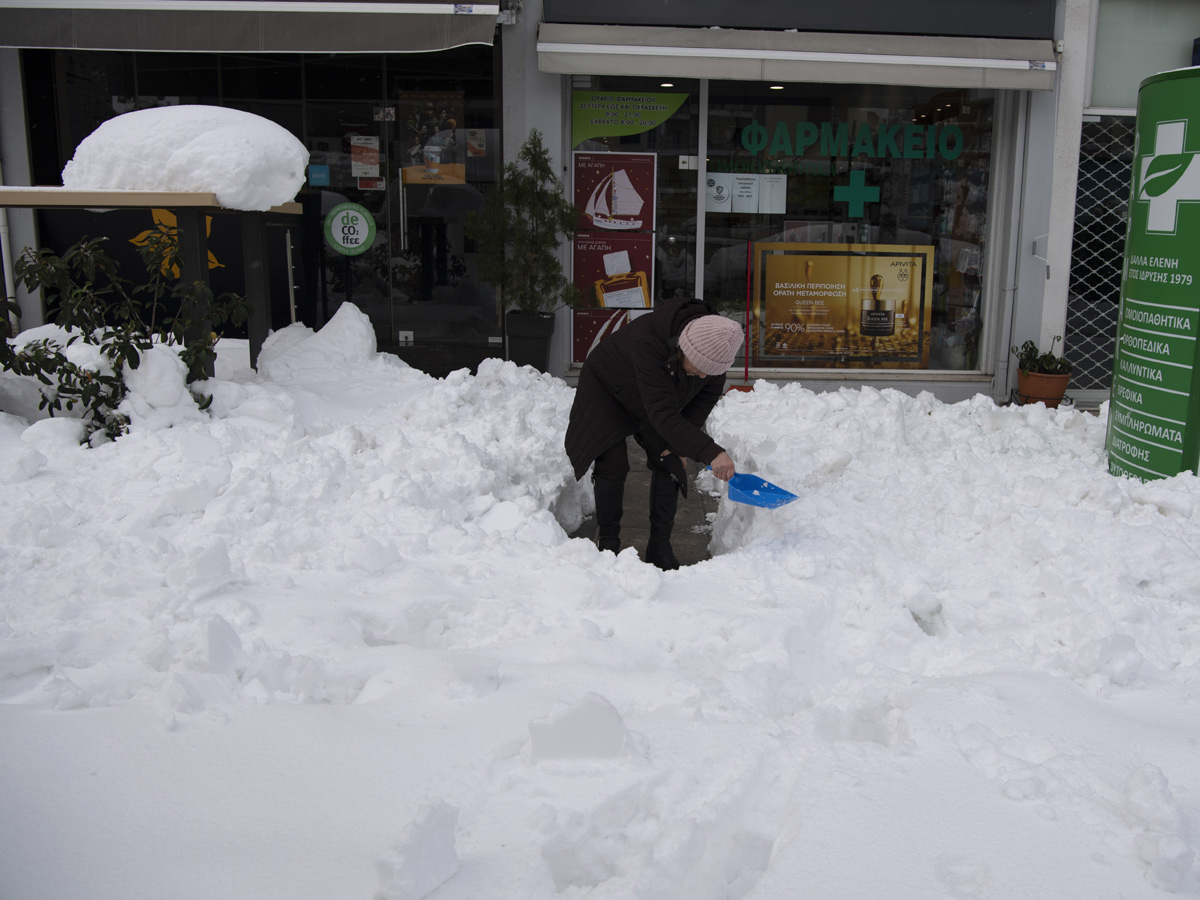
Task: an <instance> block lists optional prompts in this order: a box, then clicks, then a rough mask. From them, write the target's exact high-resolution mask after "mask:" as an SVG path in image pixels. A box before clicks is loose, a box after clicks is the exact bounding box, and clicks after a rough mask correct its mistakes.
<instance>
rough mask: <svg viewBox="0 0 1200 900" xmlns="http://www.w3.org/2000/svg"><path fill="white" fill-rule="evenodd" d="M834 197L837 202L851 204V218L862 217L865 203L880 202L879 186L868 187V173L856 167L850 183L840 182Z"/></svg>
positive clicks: (835, 189)
mask: <svg viewBox="0 0 1200 900" xmlns="http://www.w3.org/2000/svg"><path fill="white" fill-rule="evenodd" d="M833 199H834V201H835V202H837V203H848V204H849V205H850V209H849V215H850V218H852V219H861V218H862V217H863V215H864V211H863V207H864V205H865V204H867V203H878V202H879V188H877V187H867V173H866V172H864V171H863V170H862V169H855V170H854V171H853V172H851V173H850V183H849V184H839V185H838V186H837V187H835V188H834V189H833Z"/></svg>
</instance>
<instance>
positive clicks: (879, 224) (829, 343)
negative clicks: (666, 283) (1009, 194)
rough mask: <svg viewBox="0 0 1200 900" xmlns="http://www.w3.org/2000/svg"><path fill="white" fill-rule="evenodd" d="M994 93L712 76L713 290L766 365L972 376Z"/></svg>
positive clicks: (708, 185) (706, 268)
mask: <svg viewBox="0 0 1200 900" xmlns="http://www.w3.org/2000/svg"><path fill="white" fill-rule="evenodd" d="M993 107H994V93H993V92H991V91H982V90H967V89H954V90H945V89H937V90H935V89H923V88H910V87H895V86H869V85H809V84H782V85H769V84H761V83H750V82H715V81H714V82H712V84H711V88H710V97H709V115H708V148H707V149H708V152H707V160H706V162H707V171H706V178H705V185H704V190H705V200H704V208H705V216H704V222H705V225H704V245H703V246H704V250H703V257H704V258H703V262H702V278H703V284H704V296H705V299H707V300H709V301H710V302H712V303H714V304H715V305H717V306H718V308H720V309H721V310H722V312H724V313H725V314H727V315H737V314H738V313H739V311H740V314H741V315H744V316H746V317H747V324H748V326H749V330H750V332H751V348H750V353H751V359H750V365H752V366H754V367H758V368H797V367H831V368H889V369H925V368H933V369H974V368H977V367H978V365H979V337H980V331H981V327H982V326H981V323H982V320H983V312H984V309H985V307H986V304H987V302H988V300H989V298H987V297H985V296H984V285H985V272H986V267H987V264H988V248H987V246H986V238H985V236H986V234H987V224H988V222H987V211H988V185H989V176H990V172H991V161H992V118H993Z"/></svg>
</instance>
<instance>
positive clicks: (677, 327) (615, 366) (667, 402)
mask: <svg viewBox="0 0 1200 900" xmlns="http://www.w3.org/2000/svg"><path fill="white" fill-rule="evenodd" d="M714 312H715V310H713V308H712V307H711V306H709V305H708V304H707V303H705V302H704V301H703V300H696V299H692V298H679V299H674V300H667V301H665V302H663V303H660V304H659V305H658V306H656V307H655V308H654V311H653V312H651V313H649V314H647V315H643V316H639V317H638V318H636V319H634V320H633V321H632V322H630V323H629V324H628V325H626V326H625V327H624V328H621V329H620V330H618V331H615V332H613V333H612V334H610V335H608V336H607V337H605V338H604V339H603V340H601V341H600V343H599V344H598V345H597V346H596V349H595V350H593V351H592V352H591V354H589V356H588V358H587V361H586V362H584V364H583V369H582V371H581V372H580V373H579V384H578V386H577V387H576V390H575V402H574V404H573V405H572V406H571V417H570V421H569V422H568V424H567V437H566V449H567V456H568V457H570V459H571V465H572V466H574V468H575V477H576V478H582V477H583V474H584V473H585V472H586V471H587V468H588V466H590V465H591V464H592V462H593V460H595V459H596V457H597V456H599V455H600V454H601V453H603V452H604V451H605V450H607V449H608V448H609V447H611V446H612V445H613V444H615V443H617V441H621V440H624V439H625V438H626V437H628V436H629V435H631V434H640V435H641V436H642V440H643V441H644V443H645V447H646V452H647V454H648V455H650V456H651V457H652V458H656V457H657V456H658V455H659V453H661V452H662V450H664V449H666V450H670V451H671V452H672V453H674V454H676V455H678V456H684V457H688V458H689V459H697V460H699V461H700V462H702V463H704V464H706V465H707V464H709V463H711V462H712V461H713V460H714V459H716V457H717V455H718V454H720V453H722V452H724V451H723V449H722V448H721V447H720V446H718V445H717V443H716V442H715V441H714V440H713V439H712V438H710V437H709V436H708V435H707V434H705V433H704V431H703V430H702V426H703V425H704V422H705V420H706V419H707V418H708V414H709V413H710V412H712V408H713V407H714V406H716V404H717V401H718V400H720V399H721V394H722V392H723V390H724V388H725V376H724V375H723V374H722V375H712V376H708V377H703V376H695V375H688V374H687V373H686V372H685V371H684V370H683V365H682V362H679V363H678V364H676V365H674V366H672V365H671V359H672V356H673V355H674V354H675V351H676V349H677V348H678V346H679V333H680V332H681V331H683V326H684V325H686V324H687V323H688V322H690V321H691V320H692V319H695V318H697V317H699V316H708V315H712V314H713V313H714Z"/></svg>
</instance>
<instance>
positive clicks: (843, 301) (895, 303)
mask: <svg viewBox="0 0 1200 900" xmlns="http://www.w3.org/2000/svg"><path fill="white" fill-rule="evenodd" d="M754 267H755V273H754V278H755V297H756V310H755V313H756V315H755V318H756V327H755V329H754V334H753V338H752V352H753V355H754V363H753V364H754V365H764V366H770V365H781V364H782V365H786V364H794V363H804V364H805V365H820V364H822V363H823V362H824V363H829V364H831V365H833V364H837V365H855V364H858V365H864V366H865V365H881V366H887V367H894V368H924V367H927V366H928V365H929V335H930V326H931V318H932V303H931V298H932V296H933V248H932V247H922V246H910V245H896V244H855V245H853V249H850V247H849V246H847V245H837V244H834V245H830V244H796V243H766V242H764V243H757V244H755V245H754Z"/></svg>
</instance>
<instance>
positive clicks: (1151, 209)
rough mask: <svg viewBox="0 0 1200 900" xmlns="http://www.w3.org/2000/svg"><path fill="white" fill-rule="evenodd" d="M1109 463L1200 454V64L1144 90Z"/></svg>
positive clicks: (1119, 468) (1143, 465) (1174, 467)
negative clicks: (1198, 249)
mask: <svg viewBox="0 0 1200 900" xmlns="http://www.w3.org/2000/svg"><path fill="white" fill-rule="evenodd" d="M1132 181H1133V183H1132V185H1131V189H1130V198H1129V200H1130V202H1129V230H1128V232H1127V235H1126V238H1125V269H1124V273H1123V277H1122V279H1121V305H1120V310H1119V312H1118V316H1117V349H1116V354H1115V363H1114V368H1113V386H1112V396H1111V400H1110V403H1109V415H1108V435H1107V440H1106V447H1107V449H1108V468H1109V471H1110V472H1111V473H1112V474H1114V475H1128V476H1130V477H1133V478H1138V479H1141V480H1143V481H1145V480H1148V479H1152V478H1169V477H1171V476H1172V475H1178V474H1179V473H1180V472H1184V471H1188V470H1190V471H1192V472H1195V471H1196V467H1197V462H1198V461H1200V377H1198V376H1200V346H1198V344H1200V341H1198V340H1197V337H1198V336H1200V253H1198V252H1197V251H1196V248H1197V247H1200V69H1179V70H1176V71H1172V72H1163V73H1160V74H1158V75H1153V76H1151V77H1150V78H1147V79H1146V80H1145V81H1143V82H1142V85H1141V89H1140V91H1139V94H1138V111H1137V141H1136V143H1135V145H1134V165H1133V179H1132Z"/></svg>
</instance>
